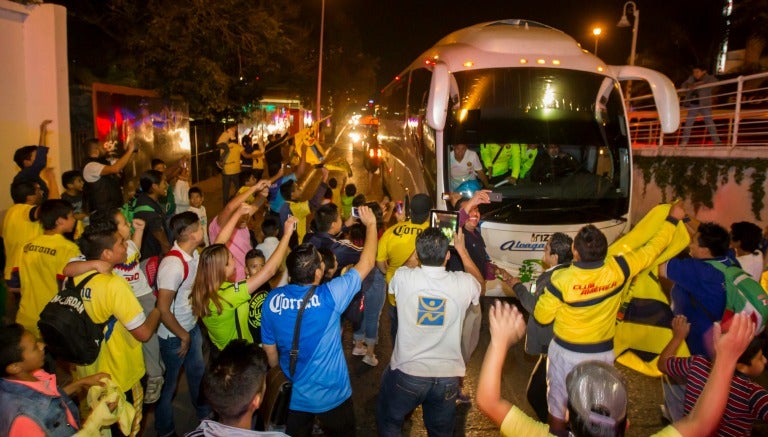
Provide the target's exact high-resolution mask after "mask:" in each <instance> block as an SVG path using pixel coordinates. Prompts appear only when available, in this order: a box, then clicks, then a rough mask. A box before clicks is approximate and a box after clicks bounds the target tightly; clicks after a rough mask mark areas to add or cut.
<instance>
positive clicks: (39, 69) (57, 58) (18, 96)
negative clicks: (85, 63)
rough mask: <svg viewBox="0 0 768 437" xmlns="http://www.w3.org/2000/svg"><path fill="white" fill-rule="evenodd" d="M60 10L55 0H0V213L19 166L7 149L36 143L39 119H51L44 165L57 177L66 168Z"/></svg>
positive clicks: (63, 25)
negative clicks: (45, 0)
mask: <svg viewBox="0 0 768 437" xmlns="http://www.w3.org/2000/svg"><path fill="white" fill-rule="evenodd" d="M66 13H67V11H66V9H65V8H64V7H63V6H59V5H53V4H40V5H32V6H23V5H20V4H18V3H12V2H9V1H6V0H0V60H2V61H0V102H2V104H0V133H1V134H0V213H2V214H4V213H5V211H6V210H7V209H8V207H9V206H10V205H12V204H13V202H12V201H11V195H10V185H11V181H12V180H13V176H14V175H15V174H16V173H17V172H18V170H19V169H18V167H17V166H16V164H15V163H14V162H13V152H14V151H15V150H16V149H17V148H18V147H20V146H23V145H28V144H37V141H38V136H39V126H40V122H41V121H42V120H45V119H50V120H53V123H52V124H51V125H50V126H49V135H48V145H49V146H51V151H50V153H49V155H48V156H49V160H48V164H49V166H50V167H53V168H54V170H55V172H56V175H57V179H58V178H60V177H61V173H62V172H63V171H67V170H70V169H72V153H71V139H70V130H69V76H68V61H67V17H66ZM59 184H60V181H59Z"/></svg>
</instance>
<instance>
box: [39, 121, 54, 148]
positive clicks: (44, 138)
mask: <svg viewBox="0 0 768 437" xmlns="http://www.w3.org/2000/svg"><path fill="white" fill-rule="evenodd" d="M51 123H53V120H43V122H42V123H40V139H39V140H38V142H37V145H38V146H47V145H48V144H47V143H48V125H49V124H51Z"/></svg>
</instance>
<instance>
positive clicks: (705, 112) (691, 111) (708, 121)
mask: <svg viewBox="0 0 768 437" xmlns="http://www.w3.org/2000/svg"><path fill="white" fill-rule="evenodd" d="M699 114H701V117H702V118H703V119H704V125H705V126H706V127H707V132H709V136H710V137H711V138H712V142H713V143H715V144H720V137H719V136H717V128H716V127H715V123H714V122H713V121H712V110H711V109H710V108H708V107H706V108H702V107H699V106H691V107H689V108H688V115H687V116H686V118H685V127H684V128H683V139H682V140H681V141H680V144H681V145H686V144H688V138H690V136H691V129H692V128H693V123H695V122H696V118H697V117H698V116H699Z"/></svg>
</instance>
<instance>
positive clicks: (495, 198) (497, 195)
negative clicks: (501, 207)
mask: <svg viewBox="0 0 768 437" xmlns="http://www.w3.org/2000/svg"><path fill="white" fill-rule="evenodd" d="M502 198H503V196H502V195H501V193H494V192H493V191H491V192H490V193H488V199H489V200H490V201H491V202H501V200H502Z"/></svg>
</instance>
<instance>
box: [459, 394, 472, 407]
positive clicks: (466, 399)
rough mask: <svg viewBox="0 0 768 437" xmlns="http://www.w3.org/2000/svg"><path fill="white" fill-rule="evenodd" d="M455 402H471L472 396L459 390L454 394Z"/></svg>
mask: <svg viewBox="0 0 768 437" xmlns="http://www.w3.org/2000/svg"><path fill="white" fill-rule="evenodd" d="M456 402H457V403H459V404H471V403H472V398H471V397H469V396H467V395H466V394H465V393H464V392H461V391H460V392H459V395H458V396H456Z"/></svg>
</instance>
